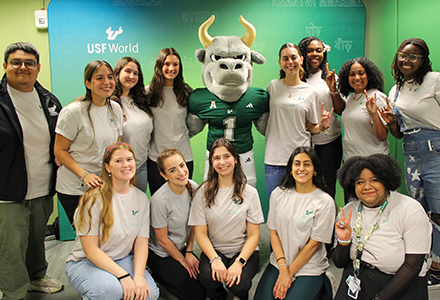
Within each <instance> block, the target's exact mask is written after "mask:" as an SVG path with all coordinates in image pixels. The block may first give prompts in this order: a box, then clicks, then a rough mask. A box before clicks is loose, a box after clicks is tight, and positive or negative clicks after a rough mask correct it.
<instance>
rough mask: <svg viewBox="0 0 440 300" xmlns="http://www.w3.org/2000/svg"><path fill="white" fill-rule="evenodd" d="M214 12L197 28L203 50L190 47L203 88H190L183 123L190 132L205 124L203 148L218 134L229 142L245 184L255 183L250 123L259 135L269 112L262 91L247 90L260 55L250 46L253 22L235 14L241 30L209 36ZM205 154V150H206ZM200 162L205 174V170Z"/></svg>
mask: <svg viewBox="0 0 440 300" xmlns="http://www.w3.org/2000/svg"><path fill="white" fill-rule="evenodd" d="M214 19H215V17H214V15H212V16H211V17H210V18H209V19H208V20H207V21H205V22H204V23H203V24H202V25H201V26H200V28H199V39H200V42H201V43H202V45H203V46H204V48H203V49H198V50H196V52H195V54H196V57H197V60H198V61H200V62H201V63H202V78H203V83H204V84H205V86H206V88H199V89H196V90H195V91H194V92H193V93H192V94H191V95H190V98H189V110H190V114H189V116H188V127H189V130H190V136H194V135H195V134H197V133H199V132H200V131H202V130H203V127H204V126H205V124H206V123H208V124H209V131H208V138H207V143H206V147H207V149H209V146H210V145H211V144H212V142H214V141H215V140H216V139H219V138H221V137H224V138H227V139H228V140H230V141H231V142H232V143H233V144H234V146H235V148H236V149H237V151H238V152H239V153H240V157H241V159H242V165H243V170H244V172H245V174H246V177H247V179H248V183H249V184H251V185H253V186H255V185H256V175H255V163H254V155H253V150H252V147H253V142H254V141H253V137H252V123H254V124H255V126H256V128H257V130H258V131H260V132H261V133H264V130H265V125H266V122H267V115H268V111H269V101H268V95H267V93H266V91H265V90H263V89H261V88H252V87H250V86H251V83H252V74H253V68H252V63H256V64H263V63H264V62H265V61H266V59H265V58H264V57H263V56H262V55H261V54H260V53H258V52H256V51H251V49H250V47H251V46H252V43H253V42H254V40H255V36H256V30H255V28H254V26H253V25H252V24H251V23H249V22H248V21H246V20H245V19H244V18H243V17H242V16H240V23H241V24H242V25H243V26H244V27H245V28H246V34H245V35H244V36H243V37H242V38H240V37H238V36H216V37H211V36H210V35H209V33H208V29H209V27H210V26H211V25H212V23H213V22H214ZM207 155H208V151H207ZM208 163H209V162H208V161H207V163H206V166H205V178H206V173H207V170H208V167H207V165H208Z"/></svg>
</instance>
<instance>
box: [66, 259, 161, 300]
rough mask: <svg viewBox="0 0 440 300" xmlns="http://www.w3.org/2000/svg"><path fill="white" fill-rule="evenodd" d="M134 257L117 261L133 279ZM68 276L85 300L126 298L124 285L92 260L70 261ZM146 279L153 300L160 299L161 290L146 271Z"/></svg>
mask: <svg viewBox="0 0 440 300" xmlns="http://www.w3.org/2000/svg"><path fill="white" fill-rule="evenodd" d="M133 258H134V257H133V255H127V256H126V257H124V258H122V259H119V260H116V261H115V263H117V264H118V265H119V266H120V267H121V268H123V269H124V270H125V271H127V272H128V273H130V275H131V277H132V278H133V275H134V264H133ZM65 272H66V276H67V279H68V280H69V283H70V285H72V287H73V288H74V289H75V291H77V292H78V293H79V294H81V295H82V296H83V299H85V300H87V299H96V300H120V299H122V298H123V297H124V292H123V290H122V285H121V283H120V282H119V280H118V279H117V278H116V276H114V275H113V274H111V273H109V272H107V271H104V270H103V269H100V268H98V267H97V266H95V265H94V264H93V263H92V262H91V261H90V260H88V259H85V260H80V261H77V262H75V261H68V262H67V266H66V271H65ZM144 275H145V279H146V280H147V284H148V287H149V288H150V291H151V298H148V297H147V299H151V300H156V299H157V298H159V288H158V287H157V285H156V283H155V282H154V280H153V278H152V277H151V275H150V273H148V271H147V270H145V273H144Z"/></svg>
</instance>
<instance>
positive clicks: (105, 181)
mask: <svg viewBox="0 0 440 300" xmlns="http://www.w3.org/2000/svg"><path fill="white" fill-rule="evenodd" d="M119 149H125V150H128V151H130V152H131V153H132V154H133V158H134V152H133V149H131V147H130V145H128V144H126V143H123V142H117V143H113V144H111V145H110V146H108V147H107V148H106V150H105V154H104V159H103V160H102V169H101V179H102V185H101V186H100V187H98V188H89V189H88V190H87V191H86V192H85V193H84V195H82V197H81V198H80V200H79V204H78V208H77V212H76V218H75V227H76V228H77V229H78V230H79V231H82V232H84V231H85V230H86V229H87V232H86V234H88V233H89V232H90V230H91V229H92V212H91V210H92V207H93V206H94V205H95V204H97V203H96V202H97V201H98V199H100V200H101V204H102V210H101V215H100V218H99V223H100V224H101V226H102V236H101V239H100V240H99V241H100V242H107V241H108V240H109V239H110V230H111V229H112V227H113V210H112V199H113V182H112V179H111V176H110V174H109V173H108V172H107V169H106V168H105V166H106V165H108V164H109V162H110V160H111V158H112V156H113V154H114V153H115V151H116V150H119ZM130 183H131V184H134V185H135V184H136V176H133V178H132V179H131V180H130ZM98 203H99V202H98Z"/></svg>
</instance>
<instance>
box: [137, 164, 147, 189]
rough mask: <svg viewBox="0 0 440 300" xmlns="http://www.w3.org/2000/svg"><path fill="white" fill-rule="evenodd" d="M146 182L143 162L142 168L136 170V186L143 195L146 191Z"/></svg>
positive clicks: (145, 168) (145, 166)
mask: <svg viewBox="0 0 440 300" xmlns="http://www.w3.org/2000/svg"><path fill="white" fill-rule="evenodd" d="M147 180H148V173H147V161H145V162H144V163H143V164H142V166H140V167H139V168H138V169H137V170H136V186H137V188H138V189H140V190H141V191H142V192H144V193H145V192H146V191H147Z"/></svg>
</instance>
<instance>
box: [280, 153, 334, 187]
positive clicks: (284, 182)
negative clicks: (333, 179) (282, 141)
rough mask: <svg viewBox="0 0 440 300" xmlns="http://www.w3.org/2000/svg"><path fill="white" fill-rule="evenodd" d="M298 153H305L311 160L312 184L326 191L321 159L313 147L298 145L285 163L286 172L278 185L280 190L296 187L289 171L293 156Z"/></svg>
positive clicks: (290, 170)
mask: <svg viewBox="0 0 440 300" xmlns="http://www.w3.org/2000/svg"><path fill="white" fill-rule="evenodd" d="M300 153H305V154H307V155H308V156H309V157H310V159H311V160H312V165H313V169H314V171H315V173H316V175H314V176H313V184H314V185H315V186H316V187H317V188H319V189H321V190H323V191H324V192H326V193H328V189H327V185H326V184H325V180H324V175H323V173H322V166H321V161H320V160H319V156H318V154H317V153H316V151H315V149H313V148H312V147H298V148H296V149H295V150H293V152H292V154H291V155H290V157H289V161H288V162H287V165H286V173H285V174H284V176H283V177H282V178H281V180H280V184H279V185H278V186H279V187H280V188H281V189H282V190H284V189H295V188H296V180H295V178H293V176H292V174H291V173H292V166H293V161H294V160H295V157H296V156H297V155H298V154H300Z"/></svg>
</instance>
